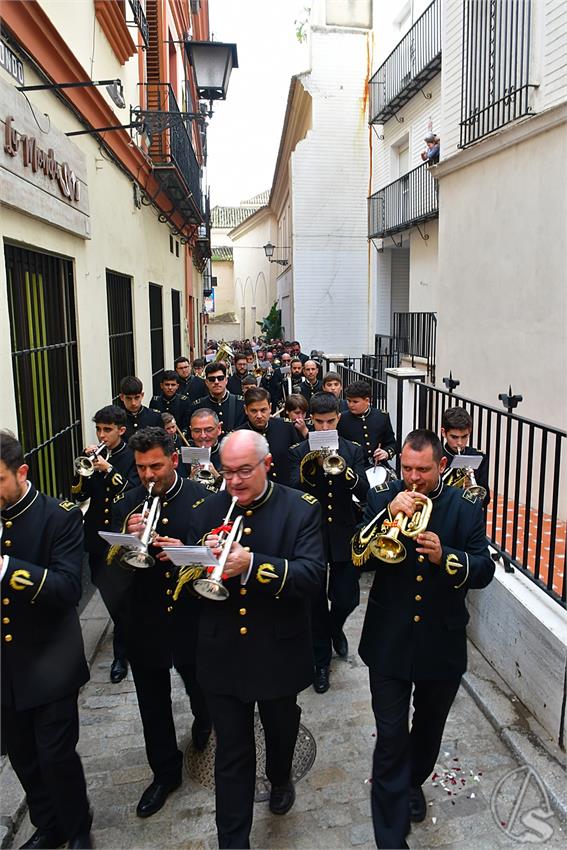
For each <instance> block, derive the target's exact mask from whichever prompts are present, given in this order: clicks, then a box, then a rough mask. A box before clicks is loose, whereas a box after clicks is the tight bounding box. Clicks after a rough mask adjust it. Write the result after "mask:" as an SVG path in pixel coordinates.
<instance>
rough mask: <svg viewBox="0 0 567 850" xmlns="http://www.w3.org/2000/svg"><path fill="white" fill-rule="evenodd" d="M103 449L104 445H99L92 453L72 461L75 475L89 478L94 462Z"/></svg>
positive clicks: (93, 469)
mask: <svg viewBox="0 0 567 850" xmlns="http://www.w3.org/2000/svg"><path fill="white" fill-rule="evenodd" d="M105 448H106V443H99V444H98V446H97V447H96V449H95V450H94V452H91V453H90V454H88V455H79V457H76V458H75V460H74V461H73V469H74V471H75V475H80V476H81V477H82V478H90V477H91V475H92V474H93V473H94V471H95V468H94V462H95V460H96V459H97V457H98V456H99V454H100V453H101V452H102V451H104V449H105Z"/></svg>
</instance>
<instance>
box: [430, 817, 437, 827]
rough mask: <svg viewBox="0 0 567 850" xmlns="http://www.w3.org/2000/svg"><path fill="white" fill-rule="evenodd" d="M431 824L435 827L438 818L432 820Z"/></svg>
mask: <svg viewBox="0 0 567 850" xmlns="http://www.w3.org/2000/svg"><path fill="white" fill-rule="evenodd" d="M431 823H432V824H433V826H435V824H436V823H437V818H431Z"/></svg>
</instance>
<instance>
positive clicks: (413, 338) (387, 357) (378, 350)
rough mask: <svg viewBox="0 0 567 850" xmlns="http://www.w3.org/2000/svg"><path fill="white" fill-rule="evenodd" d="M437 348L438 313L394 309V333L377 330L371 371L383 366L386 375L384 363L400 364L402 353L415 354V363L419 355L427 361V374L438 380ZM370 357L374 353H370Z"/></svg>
mask: <svg viewBox="0 0 567 850" xmlns="http://www.w3.org/2000/svg"><path fill="white" fill-rule="evenodd" d="M436 349H437V314H436V313H394V314H393V316H392V333H391V334H376V335H375V337H374V356H373V358H372V360H373V365H374V367H375V368H374V369H373V368H372V367H371V366H366V370H365V371H367V372H369V373H374V371H375V370H376V369H378V370H380V372H379V375H378V377H380V378H382V377H383V368H384V367H383V364H385V366H386V367H391V366H394V367H395V366H399V365H400V364H401V362H402V357H407V358H411V365H412V366H415V363H416V359H417V360H419V361H420V362H421V363H425V367H426V372H427V377H428V379H429V380H430V381H431V383H433V384H434V383H435V355H436ZM366 356H367V357H368V358H370V356H371V355H366Z"/></svg>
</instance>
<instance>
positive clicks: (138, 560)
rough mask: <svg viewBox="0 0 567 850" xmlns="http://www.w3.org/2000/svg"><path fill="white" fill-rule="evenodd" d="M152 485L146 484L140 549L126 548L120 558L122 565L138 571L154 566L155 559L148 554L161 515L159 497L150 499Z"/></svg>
mask: <svg viewBox="0 0 567 850" xmlns="http://www.w3.org/2000/svg"><path fill="white" fill-rule="evenodd" d="M154 485H155V482H154V481H150V483H149V484H148V492H147V495H146V500H145V502H144V507H143V510H142V518H143V520H144V522H145V526H144V530H143V532H142V536H141V538H140V542H141V543H142V548H141V549H138V548H135V547H131V548H130V547H128V548H127V549H126V551H125V552H124V554H123V555H122V557H121V558H120V561H121V563H122V565H123V566H125V567H131V568H133V569H138V570H146V569H148V568H149V567H153V565H154V564H155V559H154V558H153V557H152V556H151V555H150V554H149V552H148V549H149V546H150V544H151V542H152V539H153V538H154V536H155V530H156V526H157V524H158V520H159V516H160V513H161V503H160V498H159V496H153V497H152V490H153V489H154Z"/></svg>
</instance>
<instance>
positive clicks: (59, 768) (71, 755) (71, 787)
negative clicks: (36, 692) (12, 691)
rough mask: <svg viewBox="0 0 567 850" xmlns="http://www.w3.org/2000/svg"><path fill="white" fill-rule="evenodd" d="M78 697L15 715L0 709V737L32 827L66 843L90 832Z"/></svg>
mask: <svg viewBox="0 0 567 850" xmlns="http://www.w3.org/2000/svg"><path fill="white" fill-rule="evenodd" d="M77 697H78V693H77V692H76V691H75V692H74V693H72V694H70V695H69V696H66V697H63V698H62V699H59V700H56V701H55V702H50V703H47V704H46V705H40V706H37V707H36V708H30V709H27V710H26V711H16V709H14V708H5V707H4V706H3V707H2V739H3V741H4V742H5V744H6V746H7V751H8V756H9V758H10V763H11V765H12V767H13V768H14V771H15V772H16V774H17V777H18V779H19V780H20V782H21V783H22V787H23V789H24V791H25V792H26V799H27V804H28V808H29V813H30V820H31V822H32V823H33V825H34V826H35V827H36V829H42V830H46V831H51V830H53V831H55V832H57V833H59V835H61V837H62V838H63V839H69V838H72V837H73V836H75V835H77V834H78V833H80V832H82V831H83V830H87V831H88V830H89V828H90V812H89V801H88V799H87V788H86V784H85V775H84V773H83V765H82V764H81V760H80V758H79V756H78V754H77V752H76V746H77V741H78V740H79V712H78V709H77Z"/></svg>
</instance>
